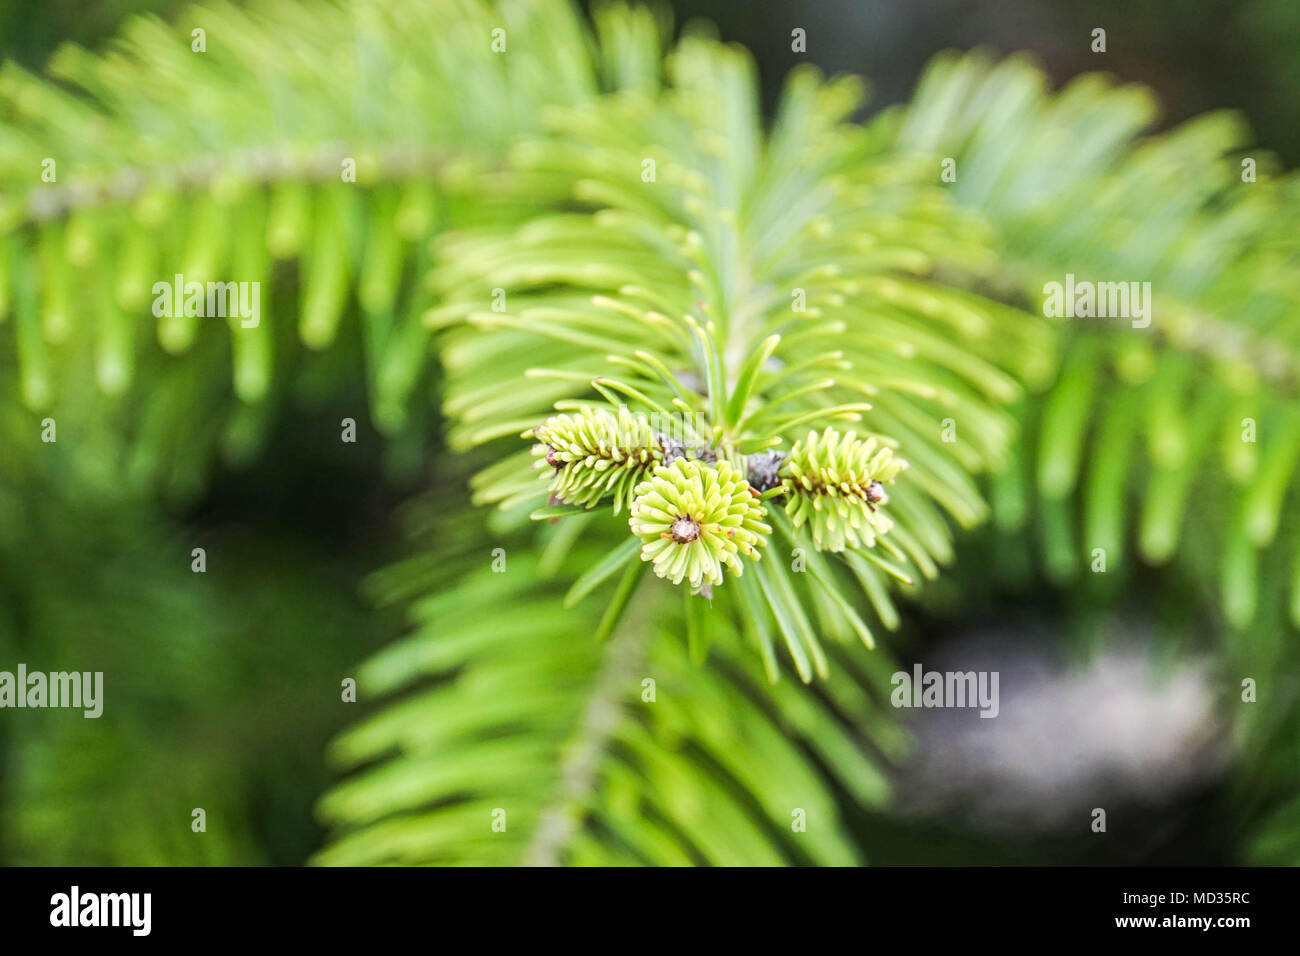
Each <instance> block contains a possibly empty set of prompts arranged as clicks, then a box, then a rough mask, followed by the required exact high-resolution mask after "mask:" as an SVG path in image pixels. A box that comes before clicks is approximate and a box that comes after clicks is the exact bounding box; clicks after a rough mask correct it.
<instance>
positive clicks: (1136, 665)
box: [895, 632, 1229, 833]
mask: <svg viewBox="0 0 1300 956" xmlns="http://www.w3.org/2000/svg"><path fill="white" fill-rule="evenodd" d="M1029 637H1030V636H1029V635H1026V636H1025V639H1021V640H1016V639H1012V638H1010V637H1008V636H1007V635H1006V633H1005V632H1003V633H989V632H980V633H975V634H972V635H970V636H968V637H964V638H959V639H954V640H952V641H950V642H947V643H945V644H943V645H941V646H939V647H937V648H935V649H934V651H933V652H932V653H929V654H928V655H927V656H926V657H924V658H923V659H922V660H921V663H922V664H923V665H924V667H925V669H927V670H932V669H933V670H940V671H943V670H953V671H969V670H976V671H979V670H988V671H998V672H1000V696H1001V711H1000V713H999V714H998V716H997V717H996V718H993V719H981V718H980V716H979V713H978V711H975V710H957V709H927V710H915V709H914V710H900V711H899V712H898V713H899V715H900V718H901V719H902V720H903V721H904V722H905V723H906V725H907V726H908V727H909V728H910V729H911V731H912V732H913V734H914V735H915V738H916V747H915V750H914V751H913V753H912V755H911V757H910V758H909V760H908V761H907V762H906V763H905V764H904V765H903V766H902V767H901V768H900V770H899V773H898V777H897V781H896V783H897V787H896V797H895V801H896V806H895V809H896V811H897V812H899V813H900V814H903V815H908V816H912V815H925V816H929V815H936V816H947V817H950V818H953V819H957V820H961V821H963V822H966V823H969V824H972V825H975V826H976V827H978V828H980V829H989V830H999V831H1000V830H1007V829H1015V830H1020V831H1028V832H1038V833H1042V832H1045V831H1054V830H1061V829H1070V830H1074V831H1079V830H1080V828H1081V827H1084V826H1086V821H1087V819H1088V812H1089V811H1090V810H1091V808H1093V807H1103V808H1106V810H1107V814H1108V815H1110V814H1113V813H1114V812H1115V811H1116V810H1117V809H1120V808H1123V807H1126V806H1132V805H1134V804H1140V805H1142V806H1144V807H1152V806H1156V807H1158V806H1162V805H1168V804H1172V803H1175V802H1176V801H1177V800H1178V799H1179V798H1180V797H1181V796H1184V795H1186V794H1188V793H1189V792H1191V791H1195V790H1196V789H1198V788H1200V787H1203V786H1204V785H1206V784H1207V783H1210V782H1212V781H1213V780H1214V779H1216V778H1217V777H1218V776H1219V775H1220V774H1221V773H1222V771H1223V767H1224V764H1225V761H1226V758H1227V756H1228V750H1229V744H1228V738H1227V728H1226V726H1225V724H1224V722H1223V720H1222V718H1221V716H1220V715H1219V714H1218V712H1217V704H1216V696H1215V695H1216V693H1217V688H1216V687H1215V686H1212V683H1211V678H1210V667H1209V664H1208V662H1207V661H1204V660H1200V661H1176V660H1175V661H1168V660H1160V661H1159V662H1157V661H1156V660H1155V659H1154V658H1153V657H1152V656H1151V655H1150V654H1149V653H1147V652H1146V650H1145V649H1144V648H1142V647H1141V646H1134V642H1132V641H1126V642H1125V646H1124V647H1122V648H1112V649H1109V650H1104V651H1100V652H1098V653H1097V654H1095V655H1094V656H1092V657H1091V658H1089V659H1087V660H1071V661H1063V660H1057V659H1053V658H1052V657H1051V656H1050V655H1049V654H1048V653H1047V652H1045V651H1043V650H1041V649H1039V648H1036V647H1034V646H1033V642H1032V640H1030V639H1029Z"/></svg>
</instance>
